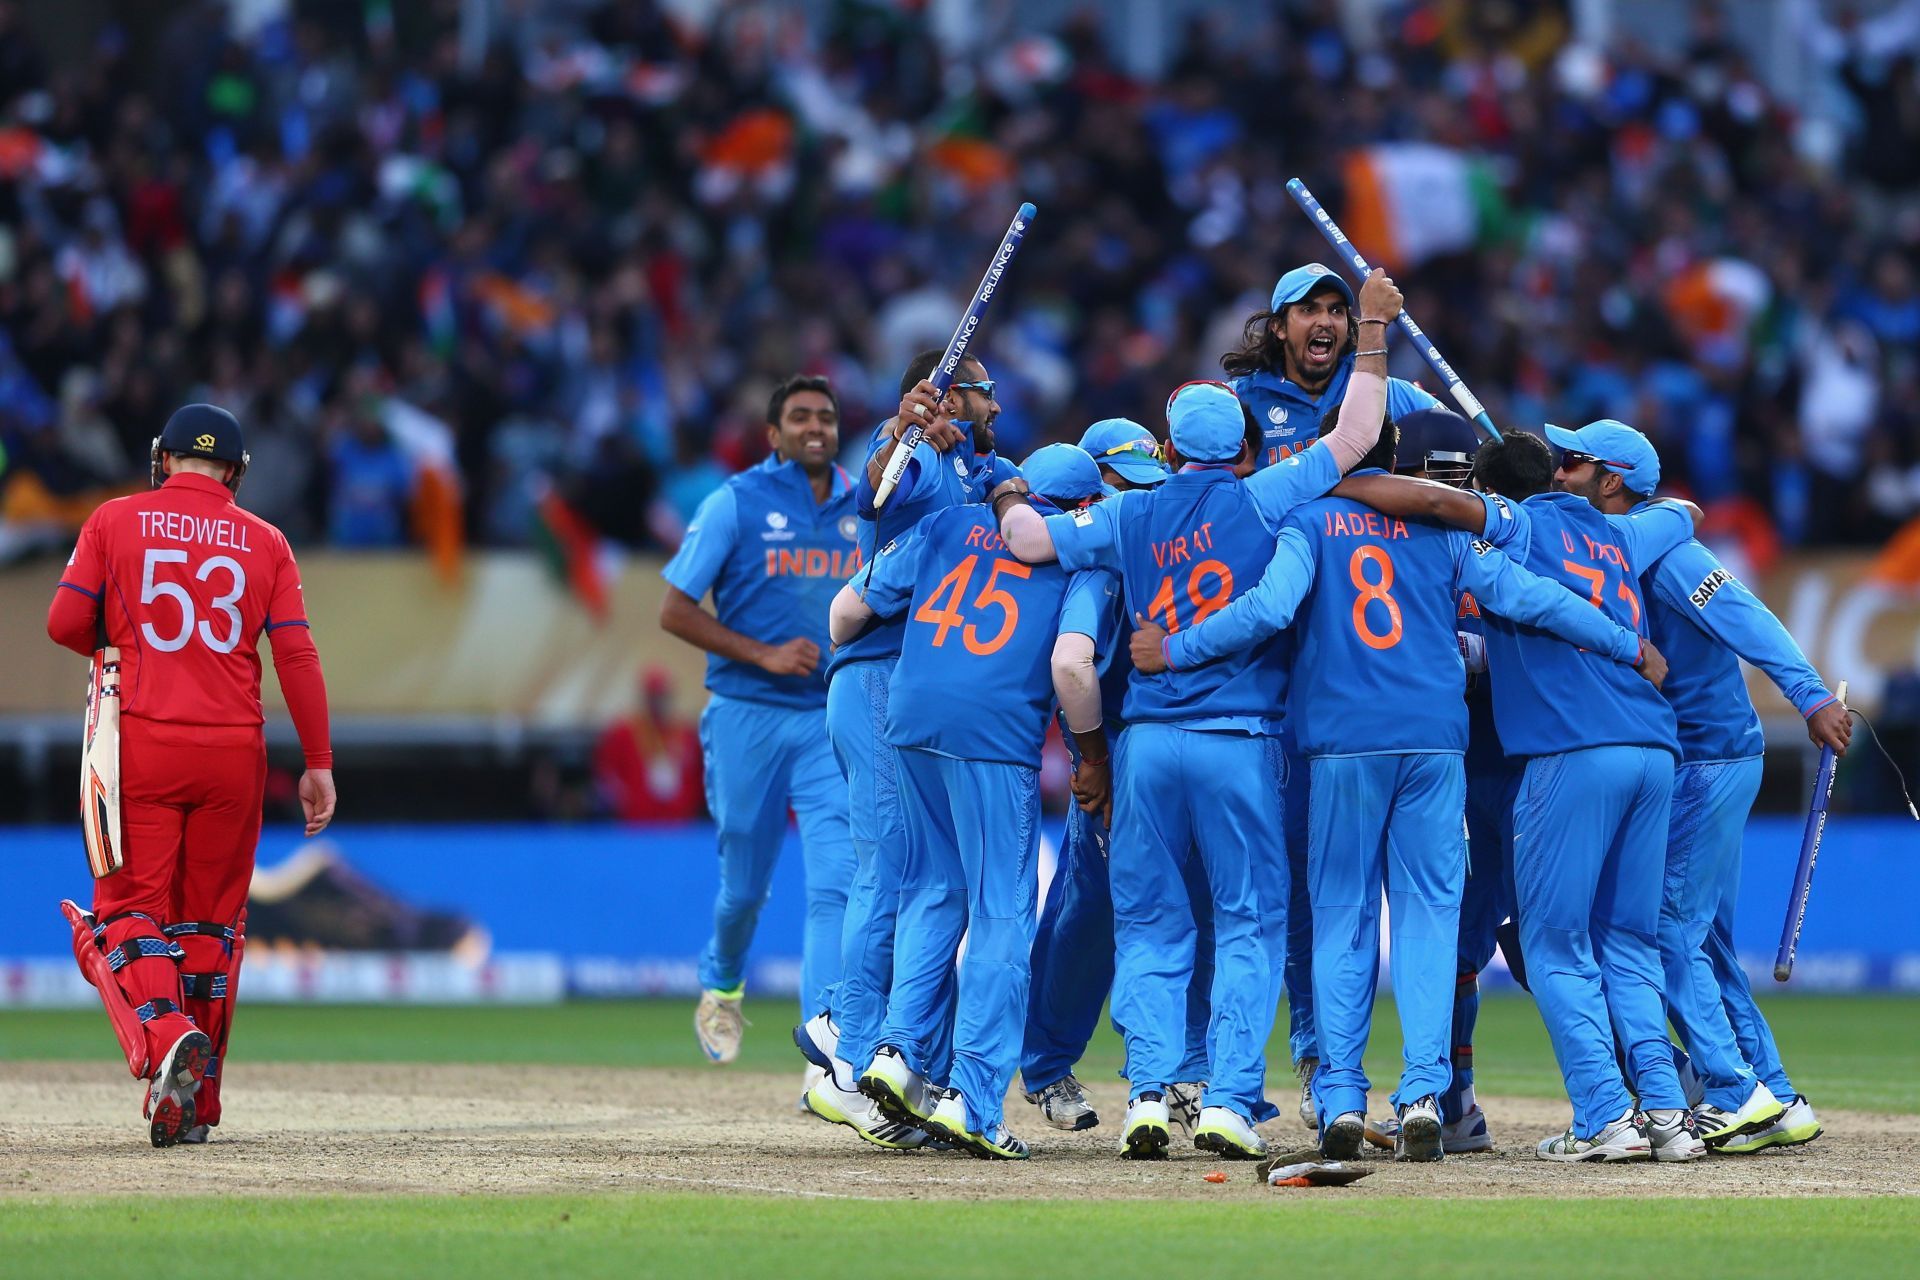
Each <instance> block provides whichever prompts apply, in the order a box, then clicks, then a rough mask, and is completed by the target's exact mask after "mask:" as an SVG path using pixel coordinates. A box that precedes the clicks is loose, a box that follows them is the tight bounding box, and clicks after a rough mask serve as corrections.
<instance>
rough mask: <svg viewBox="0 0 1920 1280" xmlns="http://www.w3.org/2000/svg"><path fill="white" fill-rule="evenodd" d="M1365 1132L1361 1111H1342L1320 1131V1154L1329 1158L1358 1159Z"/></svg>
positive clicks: (1365, 1125)
mask: <svg viewBox="0 0 1920 1280" xmlns="http://www.w3.org/2000/svg"><path fill="white" fill-rule="evenodd" d="M1366 1132H1367V1116H1366V1113H1365V1112H1363V1111H1343V1112H1341V1113H1340V1114H1339V1115H1337V1116H1335V1117H1334V1118H1333V1119H1332V1120H1330V1121H1329V1122H1328V1123H1327V1127H1326V1128H1324V1129H1322V1130H1321V1131H1320V1154H1321V1155H1323V1156H1325V1157H1326V1158H1327V1159H1329V1160H1358V1159H1359V1158H1360V1144H1361V1143H1362V1141H1364V1139H1365V1135H1366Z"/></svg>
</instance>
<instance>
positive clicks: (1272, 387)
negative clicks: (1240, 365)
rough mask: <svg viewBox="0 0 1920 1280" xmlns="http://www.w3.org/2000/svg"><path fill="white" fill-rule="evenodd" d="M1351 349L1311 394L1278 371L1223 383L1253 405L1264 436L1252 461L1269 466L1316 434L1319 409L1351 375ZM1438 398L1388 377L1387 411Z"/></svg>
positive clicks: (1429, 404) (1338, 396)
mask: <svg viewBox="0 0 1920 1280" xmlns="http://www.w3.org/2000/svg"><path fill="white" fill-rule="evenodd" d="M1353 362H1354V353H1353V352H1351V351H1349V352H1348V353H1347V354H1346V355H1344V356H1342V357H1340V361H1339V363H1337V364H1335V365H1334V367H1333V376H1332V377H1330V378H1328V379H1327V385H1326V386H1325V387H1322V388H1321V390H1320V394H1319V395H1317V396H1316V395H1309V394H1308V393H1307V391H1306V390H1305V389H1304V388H1302V387H1301V386H1300V384H1298V383H1296V382H1294V381H1292V380H1291V379H1289V378H1287V377H1286V376H1285V375H1283V374H1281V373H1279V372H1277V371H1276V372H1272V373H1245V374H1241V375H1240V376H1239V377H1237V378H1234V379H1232V380H1231V381H1229V382H1228V383H1227V385H1228V386H1230V387H1232V388H1233V394H1234V395H1236V396H1239V397H1240V402H1241V403H1242V404H1244V405H1246V406H1247V408H1248V409H1250V410H1252V412H1253V416H1254V418H1255V420H1257V421H1258V422H1259V423H1260V427H1261V430H1262V431H1263V432H1264V434H1265V437H1266V440H1265V444H1264V445H1263V447H1262V448H1261V450H1260V456H1259V457H1257V458H1255V459H1254V465H1255V466H1256V467H1270V466H1272V465H1273V464H1275V463H1276V462H1281V461H1283V460H1285V459H1287V458H1289V457H1292V456H1293V455H1294V454H1296V453H1298V452H1300V450H1302V449H1304V448H1306V447H1307V446H1308V445H1310V444H1312V443H1313V442H1314V441H1315V440H1318V439H1319V438H1320V418H1321V415H1323V414H1324V413H1326V411H1327V410H1328V409H1329V408H1331V407H1332V406H1334V405H1336V404H1339V403H1340V402H1341V401H1342V400H1344V399H1345V398H1346V395H1347V380H1348V379H1350V378H1351V377H1352V376H1353ZM1439 403H1440V402H1439V401H1438V400H1435V399H1434V398H1433V397H1432V396H1430V395H1428V394H1427V393H1426V392H1424V391H1422V390H1421V389H1420V388H1419V387H1416V386H1415V385H1414V384H1413V383H1411V382H1407V381H1404V380H1403V379H1400V378H1388V379H1387V416H1388V417H1390V418H1398V417H1400V416H1401V415H1402V414H1407V413H1412V412H1413V411H1414V410H1416V409H1432V408H1434V407H1435V406H1437V405H1438V404H1439Z"/></svg>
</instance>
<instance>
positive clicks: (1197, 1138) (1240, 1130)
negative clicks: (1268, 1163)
mask: <svg viewBox="0 0 1920 1280" xmlns="http://www.w3.org/2000/svg"><path fill="white" fill-rule="evenodd" d="M1193 1145H1194V1146H1196V1147H1198V1148H1200V1150H1202V1151H1211V1152H1213V1153H1214V1154H1215V1155H1220V1156H1225V1157H1226V1158H1227V1159H1229V1160H1258V1159H1260V1158H1261V1157H1262V1156H1264V1155H1266V1154H1267V1144H1266V1140H1265V1139H1263V1138H1261V1136H1260V1135H1259V1134H1257V1133H1255V1132H1254V1131H1253V1126H1252V1125H1251V1124H1248V1123H1247V1122H1246V1121H1245V1120H1243V1119H1241V1118H1240V1115H1239V1113H1238V1112H1236V1111H1233V1110H1231V1109H1229V1108H1227V1107H1207V1108H1205V1109H1204V1110H1202V1111H1201V1112H1200V1123H1199V1125H1198V1126H1197V1127H1196V1128H1195V1129H1194V1131H1193Z"/></svg>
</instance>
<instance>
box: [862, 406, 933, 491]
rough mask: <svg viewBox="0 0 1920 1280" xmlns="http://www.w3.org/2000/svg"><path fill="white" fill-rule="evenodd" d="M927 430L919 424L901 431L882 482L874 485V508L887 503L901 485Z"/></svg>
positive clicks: (881, 477) (881, 478)
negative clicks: (908, 464)
mask: <svg viewBox="0 0 1920 1280" xmlns="http://www.w3.org/2000/svg"><path fill="white" fill-rule="evenodd" d="M925 435H926V432H925V431H923V430H922V429H921V428H920V427H919V426H918V425H917V424H916V425H913V426H909V427H908V428H907V429H906V430H905V431H903V432H901V433H900V441H899V443H898V444H897V445H896V446H895V447H894V450H893V455H892V456H891V457H889V458H888V459H887V465H886V469H885V470H884V471H882V472H881V473H880V483H879V484H878V485H875V486H874V490H873V509H874V510H875V511H878V510H880V508H882V507H884V506H886V505H887V499H888V498H891V497H892V496H893V491H894V490H895V489H896V488H898V487H899V485H900V477H901V476H903V475H905V474H906V473H907V463H908V462H910V461H911V460H912V459H913V451H914V450H915V449H918V448H919V447H920V441H921V439H922V438H923V437H925Z"/></svg>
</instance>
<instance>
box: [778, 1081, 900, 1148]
mask: <svg viewBox="0 0 1920 1280" xmlns="http://www.w3.org/2000/svg"><path fill="white" fill-rule="evenodd" d="M801 1101H802V1102H804V1103H805V1104H806V1108H807V1110H808V1111H811V1112H812V1113H813V1114H814V1115H816V1116H819V1117H820V1118H821V1119H822V1120H825V1121H827V1122H829V1123H831V1124H843V1125H845V1126H847V1128H849V1129H851V1130H853V1131H854V1132H855V1133H857V1134H859V1135H860V1137H861V1139H862V1140H863V1141H866V1142H870V1143H872V1144H873V1145H874V1146H876V1147H881V1148H883V1149H885V1150H887V1151H915V1150H918V1149H919V1148H921V1147H924V1146H926V1145H927V1133H926V1131H925V1130H924V1129H920V1128H918V1127H916V1126H914V1125H909V1124H902V1123H900V1121H898V1120H894V1119H890V1118H889V1117H888V1116H886V1115H884V1114H883V1113H882V1112H881V1110H880V1108H879V1107H878V1106H876V1105H875V1104H874V1101H873V1099H872V1098H869V1097H868V1096H867V1095H866V1094H864V1093H861V1092H859V1091H858V1090H855V1089H842V1088H841V1087H840V1086H839V1085H836V1084H835V1083H834V1082H833V1075H832V1073H831V1072H828V1073H826V1074H824V1075H822V1076H821V1078H820V1079H819V1080H817V1081H815V1082H814V1084H813V1087H812V1088H810V1089H808V1090H807V1092H806V1095H805V1097H803V1098H802V1099H801Z"/></svg>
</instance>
